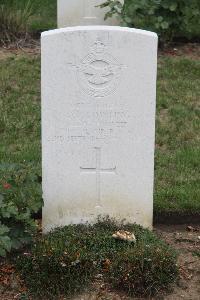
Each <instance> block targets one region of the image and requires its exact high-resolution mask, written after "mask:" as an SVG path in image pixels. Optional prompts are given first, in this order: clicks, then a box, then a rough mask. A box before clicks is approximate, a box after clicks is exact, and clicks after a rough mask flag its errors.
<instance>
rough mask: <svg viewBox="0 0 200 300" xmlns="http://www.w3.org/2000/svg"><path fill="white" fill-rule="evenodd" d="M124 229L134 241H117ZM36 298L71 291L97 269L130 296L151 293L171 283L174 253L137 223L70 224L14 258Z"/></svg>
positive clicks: (174, 271)
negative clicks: (118, 235)
mask: <svg viewBox="0 0 200 300" xmlns="http://www.w3.org/2000/svg"><path fill="white" fill-rule="evenodd" d="M118 229H124V230H128V231H131V232H134V233H135V236H136V239H137V242H136V244H133V243H127V242H124V241H119V240H115V239H114V238H113V237H112V234H113V233H114V232H115V231H116V230H118ZM17 266H18V269H19V271H20V273H21V275H22V277H23V279H24V280H25V283H26V285H27V287H28V288H29V290H30V292H31V294H32V295H33V296H34V297H39V298H41V299H44V298H45V297H47V298H48V299H55V296H56V295H59V294H65V295H66V296H69V295H72V294H74V293H76V292H78V291H80V290H83V289H84V288H86V287H88V285H89V284H90V283H91V282H92V281H93V280H94V278H95V275H97V274H101V275H102V277H103V280H104V281H105V282H109V283H110V284H111V285H112V286H113V287H115V288H118V289H122V290H124V291H126V292H127V293H128V294H130V295H152V294H155V293H156V292H157V291H159V290H160V289H162V288H165V287H167V286H168V285H169V284H170V283H171V282H174V280H175V279H176V276H177V267H176V254H175V252H174V251H173V250H172V249H171V248H170V247H169V246H167V245H166V244H165V243H164V242H163V241H161V240H160V239H158V238H157V237H156V236H155V235H154V234H153V233H152V232H150V231H149V230H147V229H143V228H142V227H141V226H138V225H117V224H116V223H115V222H113V221H111V220H109V219H105V220H102V221H100V220H99V221H98V222H97V224H95V225H83V224H81V225H69V226H66V227H64V228H61V229H57V230H55V231H54V232H52V233H50V234H48V235H45V236H43V237H42V238H40V239H38V240H37V241H36V242H35V243H34V246H33V247H32V248H31V249H30V251H29V252H28V253H25V254H24V255H23V256H22V257H19V258H18V260H17Z"/></svg>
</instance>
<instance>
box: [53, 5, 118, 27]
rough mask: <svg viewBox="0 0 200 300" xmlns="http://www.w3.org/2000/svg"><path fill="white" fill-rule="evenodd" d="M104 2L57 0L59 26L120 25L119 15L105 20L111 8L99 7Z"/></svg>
mask: <svg viewBox="0 0 200 300" xmlns="http://www.w3.org/2000/svg"><path fill="white" fill-rule="evenodd" d="M104 2H105V1H104V0H57V13H58V17H57V19H58V20H57V21H58V28H61V27H66V26H79V25H120V20H119V18H117V17H112V18H108V19H107V20H104V16H105V14H106V12H108V11H109V9H108V8H99V7H97V6H98V5H100V4H102V3H104ZM121 3H123V0H121Z"/></svg>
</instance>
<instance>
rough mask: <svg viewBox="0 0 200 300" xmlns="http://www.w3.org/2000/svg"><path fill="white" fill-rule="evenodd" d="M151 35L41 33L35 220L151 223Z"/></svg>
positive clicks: (79, 30) (109, 30)
mask: <svg viewBox="0 0 200 300" xmlns="http://www.w3.org/2000/svg"><path fill="white" fill-rule="evenodd" d="M156 68H157V36H156V34H154V33H151V32H147V31H142V30H136V29H130V28H121V27H110V26H90V27H73V28H65V29H57V30H52V31H49V32H45V33H43V34H42V154H43V155H42V156H43V162H42V167H43V198H44V208H43V227H44V231H49V230H50V229H51V228H54V227H56V226H63V225H65V224H69V223H80V222H86V221H89V222H93V221H95V219H96V217H97V216H98V215H110V217H115V218H117V219H118V220H122V219H126V220H127V221H130V222H137V223H139V224H141V225H143V226H145V227H151V225H152V214H153V178H154V135H155V102H156V101H155V100H156Z"/></svg>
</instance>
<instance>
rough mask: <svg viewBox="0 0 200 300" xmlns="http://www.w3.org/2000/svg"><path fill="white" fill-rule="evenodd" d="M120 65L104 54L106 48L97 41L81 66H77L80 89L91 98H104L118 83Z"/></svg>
mask: <svg viewBox="0 0 200 300" xmlns="http://www.w3.org/2000/svg"><path fill="white" fill-rule="evenodd" d="M120 75H121V65H120V64H119V63H118V62H117V60H116V59H115V58H113V57H112V56H111V55H110V54H108V53H107V52H106V46H105V45H104V43H103V42H101V41H100V40H97V41H96V42H95V43H94V45H93V46H92V49H91V53H89V54H88V55H87V56H86V57H85V58H83V60H82V61H81V64H80V65H79V66H77V76H78V83H79V85H80V87H81V89H82V90H83V91H84V92H85V93H87V94H88V95H90V96H93V97H105V96H107V95H109V94H110V93H112V92H113V91H114V90H115V89H116V87H117V83H118V82H119V79H120Z"/></svg>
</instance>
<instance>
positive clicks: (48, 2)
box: [0, 0, 57, 33]
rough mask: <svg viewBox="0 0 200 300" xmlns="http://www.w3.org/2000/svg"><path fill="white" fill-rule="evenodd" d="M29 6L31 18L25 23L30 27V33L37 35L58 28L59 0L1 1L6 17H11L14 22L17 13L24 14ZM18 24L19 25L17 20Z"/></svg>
mask: <svg viewBox="0 0 200 300" xmlns="http://www.w3.org/2000/svg"><path fill="white" fill-rule="evenodd" d="M27 4H28V7H29V11H30V12H31V17H30V18H28V19H27V21H24V23H25V25H28V26H27V27H28V31H29V32H32V33H37V32H41V31H44V30H49V29H55V28H57V0H0V5H1V6H4V15H5V14H7V15H8V16H9V15H11V20H12V21H13V22H14V21H15V20H14V19H15V18H16V16H17V12H18V11H22V12H24V10H25V8H26V7H27ZM4 20H6V19H5V18H4ZM5 22H6V21H5ZM16 24H18V21H17V20H16ZM12 30H14V28H13V29H12Z"/></svg>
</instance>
